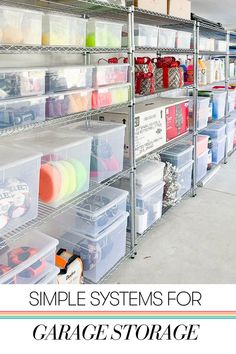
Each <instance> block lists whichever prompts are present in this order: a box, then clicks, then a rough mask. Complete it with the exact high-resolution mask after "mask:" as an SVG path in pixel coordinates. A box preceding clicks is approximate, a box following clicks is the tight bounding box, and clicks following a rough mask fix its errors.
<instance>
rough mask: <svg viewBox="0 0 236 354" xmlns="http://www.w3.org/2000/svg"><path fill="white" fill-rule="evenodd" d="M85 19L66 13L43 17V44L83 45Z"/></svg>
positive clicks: (84, 39) (84, 40)
mask: <svg viewBox="0 0 236 354" xmlns="http://www.w3.org/2000/svg"><path fill="white" fill-rule="evenodd" d="M86 23H87V20H85V19H82V18H78V17H74V16H67V15H65V14H64V15H58V14H52V13H51V14H46V15H44V17H43V44H44V45H60V46H63V45H65V46H67V45H69V46H78V47H85V42H86Z"/></svg>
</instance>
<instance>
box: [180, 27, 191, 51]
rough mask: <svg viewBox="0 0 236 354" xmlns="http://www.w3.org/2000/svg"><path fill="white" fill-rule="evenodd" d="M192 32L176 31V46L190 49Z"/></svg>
mask: <svg viewBox="0 0 236 354" xmlns="http://www.w3.org/2000/svg"><path fill="white" fill-rule="evenodd" d="M191 38H192V33H190V32H184V31H177V36H176V47H177V48H180V49H190V47H191Z"/></svg>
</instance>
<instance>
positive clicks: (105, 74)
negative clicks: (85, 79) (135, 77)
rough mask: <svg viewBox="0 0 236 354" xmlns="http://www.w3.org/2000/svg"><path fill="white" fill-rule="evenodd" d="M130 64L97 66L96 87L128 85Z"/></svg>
mask: <svg viewBox="0 0 236 354" xmlns="http://www.w3.org/2000/svg"><path fill="white" fill-rule="evenodd" d="M128 69H129V64H106V65H101V64H99V65H97V66H96V70H95V72H96V80H95V82H96V84H95V85H96V86H106V85H113V84H126V83H127V82H128Z"/></svg>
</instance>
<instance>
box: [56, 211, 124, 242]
mask: <svg viewBox="0 0 236 354" xmlns="http://www.w3.org/2000/svg"><path fill="white" fill-rule="evenodd" d="M128 216H129V213H127V212H125V213H124V214H123V215H121V216H120V217H119V219H117V220H116V221H115V222H114V223H113V224H111V225H110V226H108V227H107V228H106V229H105V230H103V231H102V232H101V233H99V234H98V237H96V238H94V237H92V236H88V235H83V234H80V233H79V232H75V230H70V231H69V235H70V237H69V238H66V239H65V237H63V236H62V237H61V239H62V240H65V241H66V242H68V243H70V244H71V245H73V246H79V243H80V242H81V241H82V240H83V239H84V240H89V241H90V242H93V243H96V242H99V241H100V240H102V239H103V238H105V237H106V236H108V235H109V234H111V233H112V232H113V231H114V230H115V229H117V228H118V227H119V226H120V225H121V224H122V223H123V222H124V221H125V220H127V218H128Z"/></svg>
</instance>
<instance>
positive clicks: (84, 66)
mask: <svg viewBox="0 0 236 354" xmlns="http://www.w3.org/2000/svg"><path fill="white" fill-rule="evenodd" d="M93 68H95V65H70V66H68V65H61V66H51V67H48V68H47V71H48V72H53V71H55V70H74V69H84V70H86V69H93Z"/></svg>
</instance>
